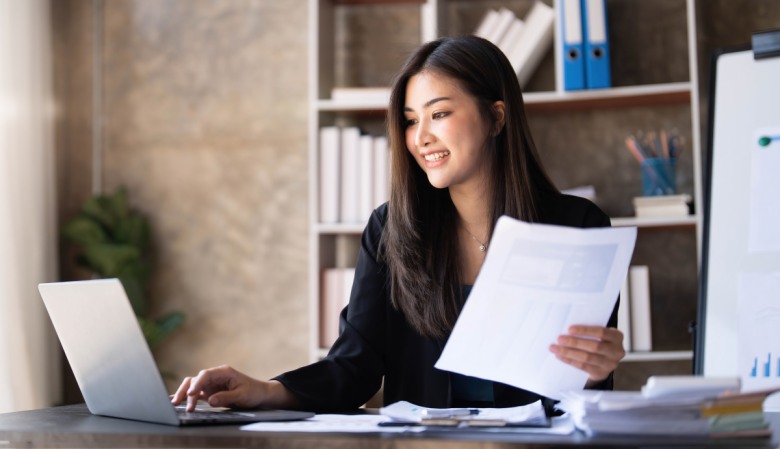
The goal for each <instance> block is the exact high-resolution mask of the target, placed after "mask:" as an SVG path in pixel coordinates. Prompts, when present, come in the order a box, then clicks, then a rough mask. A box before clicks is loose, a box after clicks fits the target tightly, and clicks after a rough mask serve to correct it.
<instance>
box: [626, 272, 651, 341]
mask: <svg viewBox="0 0 780 449" xmlns="http://www.w3.org/2000/svg"><path fill="white" fill-rule="evenodd" d="M628 286H629V296H630V297H631V306H630V307H631V347H632V348H633V350H634V351H652V349H653V343H652V342H653V338H652V337H653V335H652V327H651V313H650V312H651V307H650V269H649V268H648V267H647V266H646V265H635V266H632V267H631V268H629V270H628Z"/></svg>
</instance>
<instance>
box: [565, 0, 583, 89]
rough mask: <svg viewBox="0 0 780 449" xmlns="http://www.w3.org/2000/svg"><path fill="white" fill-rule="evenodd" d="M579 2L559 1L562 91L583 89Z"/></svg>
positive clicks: (576, 0)
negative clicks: (561, 43) (561, 44)
mask: <svg viewBox="0 0 780 449" xmlns="http://www.w3.org/2000/svg"><path fill="white" fill-rule="evenodd" d="M580 1H581V0H561V6H562V7H561V11H560V13H561V38H562V39H561V41H562V42H563V57H562V66H563V89H564V90H580V89H585V87H586V85H585V61H584V60H583V52H584V46H583V33H582V13H581V4H580Z"/></svg>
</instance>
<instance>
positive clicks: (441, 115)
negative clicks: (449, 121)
mask: <svg viewBox="0 0 780 449" xmlns="http://www.w3.org/2000/svg"><path fill="white" fill-rule="evenodd" d="M448 115H450V113H449V112H445V111H440V112H434V113H433V115H432V117H433V119H434V120H436V119H440V118H444V117H446V116H448Z"/></svg>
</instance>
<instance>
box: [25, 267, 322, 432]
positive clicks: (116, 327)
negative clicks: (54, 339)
mask: <svg viewBox="0 0 780 449" xmlns="http://www.w3.org/2000/svg"><path fill="white" fill-rule="evenodd" d="M38 290H39V291H40V293H41V297H42V298H43V302H44V304H45V305H46V309H47V311H48V312H49V316H50V317H51V321H52V323H53V324H54V329H55V330H56V332H57V336H58V337H59V339H60V343H61V344H62V348H63V349H64V351H65V355H66V357H67V358H68V361H69V362H70V366H71V368H72V370H73V374H74V376H75V378H76V381H77V382H78V385H79V388H80V389H81V393H82V395H83V396H84V400H85V402H86V403H87V408H89V411H90V412H91V413H92V414H95V415H102V416H111V417H115V418H125V419H132V420H137V421H147V422H154V423H160V424H168V425H174V426H182V425H200V424H240V423H248V422H259V421H293V420H300V419H306V418H309V417H312V416H314V414H313V413H309V412H300V411H290V410H239V409H233V410H229V409H219V410H215V409H208V410H203V409H199V410H196V411H195V412H190V413H187V412H185V411H184V409H183V407H174V406H173V405H172V404H171V402H170V398H169V395H168V392H167V391H166V389H165V385H164V383H163V380H162V376H161V375H160V372H159V371H158V369H157V365H156V364H155V362H154V358H153V357H152V353H151V351H150V350H149V346H148V345H147V343H146V340H145V339H144V336H143V334H142V332H141V328H140V327H139V325H138V321H137V320H136V317H135V314H134V313H133V309H132V307H131V306H130V301H129V300H128V298H127V294H126V293H125V290H124V288H123V287H122V284H121V282H119V280H117V279H98V280H89V281H76V282H57V283H49V284H40V285H39V286H38Z"/></svg>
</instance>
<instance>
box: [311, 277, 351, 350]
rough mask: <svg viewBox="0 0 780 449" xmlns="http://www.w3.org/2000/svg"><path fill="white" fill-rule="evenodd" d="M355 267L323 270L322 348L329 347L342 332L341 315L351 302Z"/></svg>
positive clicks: (321, 302) (321, 305) (321, 304)
mask: <svg viewBox="0 0 780 449" xmlns="http://www.w3.org/2000/svg"><path fill="white" fill-rule="evenodd" d="M354 277H355V269H354V268H326V269H324V270H323V271H322V288H321V289H320V292H321V293H320V317H319V318H320V333H319V344H320V347H321V348H329V347H330V346H332V345H333V343H334V342H335V341H336V339H337V338H338V336H339V334H340V330H339V316H340V314H341V311H342V310H343V309H344V307H346V306H347V305H348V304H349V296H350V294H351V292H352V282H353V278H354Z"/></svg>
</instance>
